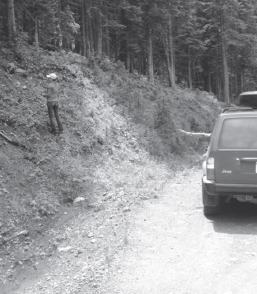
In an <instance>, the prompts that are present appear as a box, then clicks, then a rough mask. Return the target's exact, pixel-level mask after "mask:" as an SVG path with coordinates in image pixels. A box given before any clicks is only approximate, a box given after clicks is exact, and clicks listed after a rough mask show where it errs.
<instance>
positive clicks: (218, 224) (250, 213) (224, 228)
mask: <svg viewBox="0 0 257 294" xmlns="http://www.w3.org/2000/svg"><path fill="white" fill-rule="evenodd" d="M208 219H209V220H210V221H212V222H213V228H214V230H215V232H218V233H227V234H247V235H257V205H256V204H251V203H242V202H239V201H237V200H232V201H230V203H228V204H226V205H225V207H224V210H223V211H222V213H221V214H220V215H218V216H215V217H208Z"/></svg>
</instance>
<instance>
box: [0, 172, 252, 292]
mask: <svg viewBox="0 0 257 294" xmlns="http://www.w3.org/2000/svg"><path fill="white" fill-rule="evenodd" d="M95 217H96V216H95V215H94V214H86V215H85V214H83V210H81V211H79V210H78V215H77V217H76V218H73V219H72V220H70V221H69V222H68V223H67V224H66V225H65V227H64V228H61V230H60V229H59V231H58V228H56V229H55V228H54V229H53V231H52V232H51V234H52V235H55V236H56V234H57V233H58V236H59V237H58V238H59V239H58V240H59V241H58V244H56V246H58V249H57V253H56V254H53V255H51V256H49V258H47V259H44V262H42V263H39V264H38V265H37V268H36V269H35V268H34V269H33V268H31V270H30V271H27V272H26V273H23V277H22V274H20V276H19V279H18V280H17V284H16V290H14V288H12V290H11V288H5V289H3V290H2V292H0V293H1V294H2V293H8V294H10V293H15V294H18V293H19V294H25V293H26V294H29V293H33V294H37V293H49V294H50V293H51V294H55V293H59V294H63V293H70V294H73V293H78V294H82V293H83V294H84V293H109V294H112V293H113V294H114V293H120V294H134V293H137V294H138V293H140V294H141V293H142V294H146V293H147V294H148V293H153V294H173V293H175V294H177V293H183V294H186V293H187V294H191V293H197V294H201V293H213V294H214V293H215V294H216V293H220V294H225V293H226V294H237V293H238V294H239V293H240V294H242V293H247V294H254V293H256V291H257V280H256V278H255V275H256V270H257V263H256V254H257V246H256V241H257V240H256V239H257V237H256V234H257V207H255V206H253V205H242V204H240V205H238V204H237V203H231V204H230V205H229V206H228V207H226V208H225V210H224V212H223V214H222V215H221V216H218V217H215V218H214V217H213V218H209V219H207V218H206V217H204V216H203V214H202V204H201V170H200V169H199V168H193V169H189V170H187V171H185V172H183V173H182V174H180V175H178V176H176V177H172V178H171V181H170V182H168V183H167V184H166V186H165V188H164V190H163V192H162V195H160V196H159V198H156V199H154V198H153V199H149V200H146V201H143V203H142V205H138V206H136V207H133V208H132V209H131V210H130V211H129V210H127V211H125V210H124V209H123V210H122V211H120V212H117V211H116V212H115V211H114V210H113V211H105V210H103V211H100V212H99V214H97V219H95ZM95 221H96V224H97V226H96V228H95V227H93V223H94V224H95ZM90 225H92V229H91V230H90V229H89V228H90ZM108 238H109V239H108ZM113 238H116V243H115V242H114V241H115V239H113ZM114 243H115V244H116V245H115V246H112V247H110V246H108V244H114ZM93 265H94V266H93Z"/></svg>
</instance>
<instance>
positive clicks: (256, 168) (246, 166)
mask: <svg viewBox="0 0 257 294" xmlns="http://www.w3.org/2000/svg"><path fill="white" fill-rule="evenodd" d="M241 172H242V173H243V174H256V173H257V162H241Z"/></svg>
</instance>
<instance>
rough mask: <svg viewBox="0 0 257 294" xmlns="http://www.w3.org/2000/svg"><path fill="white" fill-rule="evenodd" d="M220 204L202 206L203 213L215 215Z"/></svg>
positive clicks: (218, 212)
mask: <svg viewBox="0 0 257 294" xmlns="http://www.w3.org/2000/svg"><path fill="white" fill-rule="evenodd" d="M220 211H221V206H220V204H219V205H217V206H206V205H204V206H203V213H204V215H217V214H220Z"/></svg>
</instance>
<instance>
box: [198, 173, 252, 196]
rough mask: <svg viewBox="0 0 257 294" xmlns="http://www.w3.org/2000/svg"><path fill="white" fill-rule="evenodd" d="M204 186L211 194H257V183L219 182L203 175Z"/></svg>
mask: <svg viewBox="0 0 257 294" xmlns="http://www.w3.org/2000/svg"><path fill="white" fill-rule="evenodd" d="M203 188H204V189H205V191H206V192H207V193H208V194H209V195H227V196H229V195H252V196H257V184H256V185H252V184H219V183H216V182H215V181H209V180H207V178H206V176H203Z"/></svg>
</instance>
